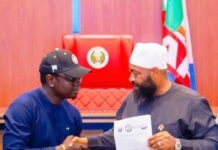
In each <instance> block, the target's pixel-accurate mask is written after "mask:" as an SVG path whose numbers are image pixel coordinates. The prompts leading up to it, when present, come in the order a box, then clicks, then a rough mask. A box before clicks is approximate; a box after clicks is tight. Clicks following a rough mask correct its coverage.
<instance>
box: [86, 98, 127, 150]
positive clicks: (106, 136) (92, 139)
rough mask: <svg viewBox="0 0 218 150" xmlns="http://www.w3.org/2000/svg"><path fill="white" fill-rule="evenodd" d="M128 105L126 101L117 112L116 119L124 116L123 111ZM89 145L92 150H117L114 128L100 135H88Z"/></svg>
mask: <svg viewBox="0 0 218 150" xmlns="http://www.w3.org/2000/svg"><path fill="white" fill-rule="evenodd" d="M125 107H126V101H124V102H123V104H122V105H121V107H120V108H119V110H118V111H117V114H116V119H117V120H119V119H121V117H122V114H123V111H124V109H125ZM88 147H89V149H90V150H115V149H116V147H115V141H114V130H113V128H112V129H110V130H108V131H107V132H104V133H103V134H102V135H99V136H89V137H88Z"/></svg>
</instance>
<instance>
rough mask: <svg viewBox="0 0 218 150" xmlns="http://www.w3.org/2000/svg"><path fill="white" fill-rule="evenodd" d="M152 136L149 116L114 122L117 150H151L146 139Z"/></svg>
mask: <svg viewBox="0 0 218 150" xmlns="http://www.w3.org/2000/svg"><path fill="white" fill-rule="evenodd" d="M151 136H152V128H151V116H150V115H143V116H136V117H131V118H126V119H123V120H118V121H115V122H114V138H115V143H116V149H117V150H151V149H150V148H149V147H148V138H149V137H151Z"/></svg>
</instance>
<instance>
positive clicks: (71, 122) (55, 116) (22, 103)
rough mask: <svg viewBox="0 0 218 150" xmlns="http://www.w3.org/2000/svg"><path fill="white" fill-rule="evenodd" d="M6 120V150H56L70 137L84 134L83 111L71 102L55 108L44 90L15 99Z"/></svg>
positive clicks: (4, 138)
mask: <svg viewBox="0 0 218 150" xmlns="http://www.w3.org/2000/svg"><path fill="white" fill-rule="evenodd" d="M4 119H5V129H4V134H3V148H4V150H9V149H10V150H12V149H31V148H33V149H52V150H54V149H55V146H57V145H59V144H61V143H62V142H63V141H64V139H65V138H66V137H67V136H68V135H75V136H79V135H80V133H81V130H82V119H81V115H80V113H79V111H78V110H77V109H76V108H75V107H74V106H72V105H71V104H70V103H69V102H68V101H67V100H64V101H63V102H62V103H61V104H59V105H54V104H52V103H51V102H50V101H49V100H48V97H47V96H46V95H45V94H44V93H43V92H42V91H41V89H40V88H38V89H35V90H32V91H30V92H27V93H25V94H23V95H21V96H19V97H18V98H17V99H15V100H14V102H13V103H12V104H11V105H10V106H9V108H8V110H7V111H6V113H5V115H4Z"/></svg>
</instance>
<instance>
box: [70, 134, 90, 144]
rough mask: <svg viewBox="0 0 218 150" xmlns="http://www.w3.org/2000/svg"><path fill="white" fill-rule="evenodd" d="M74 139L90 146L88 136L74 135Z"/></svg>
mask: <svg viewBox="0 0 218 150" xmlns="http://www.w3.org/2000/svg"><path fill="white" fill-rule="evenodd" d="M73 141H74V142H76V143H80V144H84V145H87V146H88V139H87V138H86V137H82V138H80V137H76V136H75V137H74V138H73Z"/></svg>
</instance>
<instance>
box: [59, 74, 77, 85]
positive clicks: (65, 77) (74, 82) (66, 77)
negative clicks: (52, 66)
mask: <svg viewBox="0 0 218 150" xmlns="http://www.w3.org/2000/svg"><path fill="white" fill-rule="evenodd" d="M55 76H57V77H61V78H64V79H65V80H67V81H69V82H72V83H73V85H77V84H79V83H80V78H75V77H69V76H66V75H61V74H55Z"/></svg>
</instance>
